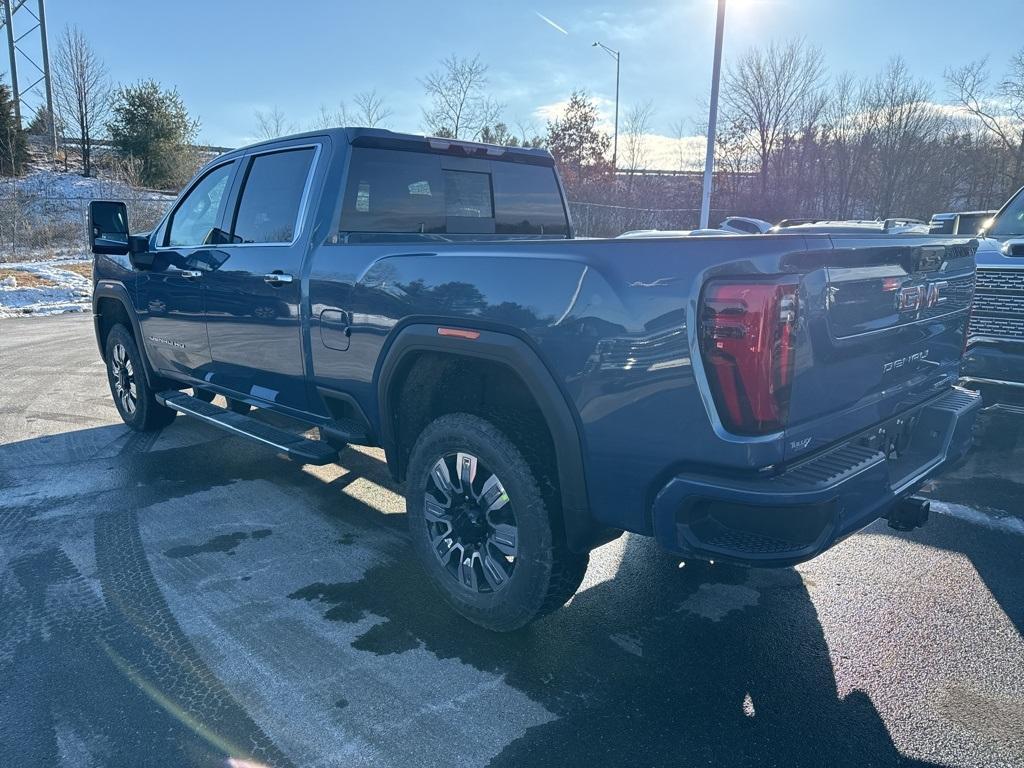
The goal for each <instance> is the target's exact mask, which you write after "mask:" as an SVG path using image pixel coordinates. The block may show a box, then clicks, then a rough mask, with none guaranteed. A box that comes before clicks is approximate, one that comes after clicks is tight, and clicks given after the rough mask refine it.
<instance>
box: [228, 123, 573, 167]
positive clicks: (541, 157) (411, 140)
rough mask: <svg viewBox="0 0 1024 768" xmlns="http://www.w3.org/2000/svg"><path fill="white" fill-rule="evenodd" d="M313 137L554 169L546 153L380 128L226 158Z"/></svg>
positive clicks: (338, 131) (339, 131)
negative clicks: (313, 139) (304, 140)
mask: <svg viewBox="0 0 1024 768" xmlns="http://www.w3.org/2000/svg"><path fill="white" fill-rule="evenodd" d="M316 136H330V137H331V138H332V139H333V140H336V141H338V142H339V143H345V144H349V145H351V146H353V147H374V148H377V149H397V150H405V151H412V152H429V153H431V154H444V155H458V156H461V157H476V158H480V159H491V160H511V161H513V162H520V163H531V164H535V165H554V159H553V158H552V157H551V153H550V152H548V151H547V150H546V149H533V148H527V147H503V146H499V145H497V144H483V143H481V142H476V141H464V140H462V139H447V138H440V137H435V136H420V135H417V134H412V133H396V132H395V131H388V130H385V129H383V128H325V129H322V130H316V131H305V132H303V133H295V134H291V135H289V136H280V137H278V138H276V139H269V140H267V141H261V142H258V143H256V144H250V145H248V146H245V147H239V148H238V149H236V150H234V151H233V152H231V153H228V154H233V153H234V152H247V151H250V150H252V149H254V148H256V147H262V146H270V145H275V144H279V143H282V142H290V141H294V140H296V139H305V138H314V137H316Z"/></svg>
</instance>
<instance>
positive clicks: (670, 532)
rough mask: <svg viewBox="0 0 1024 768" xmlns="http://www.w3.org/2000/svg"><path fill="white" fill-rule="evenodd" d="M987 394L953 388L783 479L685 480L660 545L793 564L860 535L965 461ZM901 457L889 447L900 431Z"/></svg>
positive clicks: (664, 515)
mask: <svg viewBox="0 0 1024 768" xmlns="http://www.w3.org/2000/svg"><path fill="white" fill-rule="evenodd" d="M980 408H981V396H980V395H978V394H977V393H975V392H970V391H968V390H965V389H960V388H953V389H951V390H950V391H949V392H946V393H945V394H943V395H941V396H939V397H938V398H936V399H934V400H931V401H929V402H927V403H925V404H923V405H921V406H918V407H916V408H913V409H911V410H909V411H907V412H906V413H904V414H902V415H901V416H900V417H899V419H893V420H890V422H887V423H886V424H884V425H880V426H878V427H873V428H872V429H870V430H868V431H866V432H864V433H861V434H858V435H856V436H854V437H853V438H851V439H850V440H848V441H846V442H844V443H842V444H841V445H838V446H836V447H833V448H830V449H829V450H827V451H825V452H823V453H820V454H818V455H816V456H815V457H813V458H811V459H809V460H807V461H803V462H800V463H799V464H795V465H793V466H792V467H789V468H787V469H786V471H784V472H782V473H781V474H777V475H774V476H771V477H765V478H757V479H749V478H747V479H729V478H722V477H713V476H699V475H691V474H686V475H678V476H676V477H673V478H672V479H671V480H669V481H668V482H667V483H666V484H665V485H664V486H663V487H662V489H661V491H660V492H659V493H658V495H657V497H656V498H655V500H654V509H653V515H654V534H655V537H656V539H657V540H658V543H659V545H660V546H661V547H662V548H664V549H666V550H668V551H670V552H674V553H676V554H679V555H681V556H683V557H701V558H707V559H714V560H725V561H731V562H737V563H741V564H745V565H757V566H786V565H793V564H795V563H799V562H803V561H804V560H809V559H810V558H812V557H815V556H816V555H819V554H821V553H822V552H824V551H825V550H826V549H828V548H829V547H831V546H833V545H834V544H836V543H838V542H839V541H840V540H842V539H843V538H845V537H846V536H849V535H850V534H852V533H855V532H856V531H859V530H860V529H861V528H863V527H864V526H866V525H868V524H869V523H871V522H872V521H874V520H876V519H878V518H879V517H883V516H885V515H886V514H887V513H888V511H889V509H890V508H891V507H892V506H893V505H894V504H895V503H896V502H897V501H898V500H899V499H900V498H901V497H903V496H906V495H908V494H910V493H913V492H914V491H915V490H916V489H917V488H919V487H920V486H921V484H922V483H924V481H925V480H927V479H928V478H929V477H932V476H933V475H935V474H936V473H938V472H939V471H941V470H942V468H943V467H945V466H947V465H949V464H952V463H955V462H957V461H959V460H960V459H961V458H963V456H965V455H966V453H967V451H968V450H969V449H970V446H971V442H972V433H973V428H974V420H975V416H976V414H977V412H978V410H979V409H980ZM896 429H900V430H902V431H901V432H900V433H899V434H900V440H899V442H900V449H901V450H900V452H899V454H898V456H891V457H890V456H887V455H886V452H885V447H886V445H884V444H880V442H879V441H880V439H881V438H880V435H881V434H882V431H883V430H885V434H886V436H887V437H886V438H885V439H886V440H888V439H889V438H888V435H889V433H890V432H894V430H896Z"/></svg>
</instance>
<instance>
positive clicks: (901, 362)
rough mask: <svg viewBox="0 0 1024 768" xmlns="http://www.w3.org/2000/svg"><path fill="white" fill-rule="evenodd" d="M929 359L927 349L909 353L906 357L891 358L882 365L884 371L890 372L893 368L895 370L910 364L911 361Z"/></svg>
mask: <svg viewBox="0 0 1024 768" xmlns="http://www.w3.org/2000/svg"><path fill="white" fill-rule="evenodd" d="M927 359H928V350H927V349H926V350H925V351H924V352H915V353H914V354H912V355H907V356H906V357H901V358H898V359H896V360H890V361H889V362H888V363H884V364H883V365H882V373H888V372H889V371H892V370H894V369H896V368H902V367H903V366H905V365H910V364H911V363H914V362H917V361H919V360H927Z"/></svg>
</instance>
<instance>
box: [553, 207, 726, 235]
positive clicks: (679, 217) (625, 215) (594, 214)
mask: <svg viewBox="0 0 1024 768" xmlns="http://www.w3.org/2000/svg"><path fill="white" fill-rule="evenodd" d="M569 212H570V214H571V215H572V223H573V227H574V228H575V230H576V235H577V237H616V236H618V235H621V234H622V233H623V232H629V231H630V230H634V229H662V230H679V229H696V228H697V226H698V223H699V221H700V209H699V208H638V207H631V206H626V205H606V204H604V203H569ZM728 215H730V214H729V212H728V211H724V210H714V209H712V211H711V226H712V227H714V226H717V224H718V222H720V221H721V220H722V219H724V218H725V217H726V216H728Z"/></svg>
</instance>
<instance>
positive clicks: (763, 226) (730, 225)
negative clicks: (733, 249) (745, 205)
mask: <svg viewBox="0 0 1024 768" xmlns="http://www.w3.org/2000/svg"><path fill="white" fill-rule="evenodd" d="M718 228H719V229H724V230H725V231H726V232H735V233H737V234H740V235H763V234H764V233H765V232H767V231H768V230H769V229H771V228H772V224H771V222H770V221H764V220H763V219H754V218H751V217H750V216H730V217H729V218H727V219H724V220H723V221H722V223H721V224H719V225H718Z"/></svg>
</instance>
